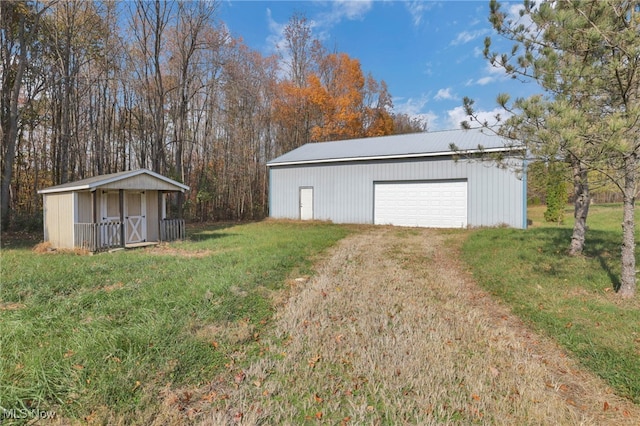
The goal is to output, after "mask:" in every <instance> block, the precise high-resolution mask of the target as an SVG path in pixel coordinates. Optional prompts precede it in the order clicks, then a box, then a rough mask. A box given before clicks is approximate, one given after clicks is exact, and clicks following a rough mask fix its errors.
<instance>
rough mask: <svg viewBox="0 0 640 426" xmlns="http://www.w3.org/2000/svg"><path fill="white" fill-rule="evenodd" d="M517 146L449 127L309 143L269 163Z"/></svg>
mask: <svg viewBox="0 0 640 426" xmlns="http://www.w3.org/2000/svg"><path fill="white" fill-rule="evenodd" d="M454 146H455V148H453V147H454ZM514 149H521V148H519V147H518V146H517V144H516V143H514V141H512V140H508V139H505V138H503V137H501V136H497V135H495V134H493V133H492V132H490V131H487V130H484V131H483V130H482V129H470V130H445V131H439V132H426V133H411V134H404V135H393V136H380V137H373V138H362V139H349V140H343V141H334V142H315V143H308V144H305V145H303V146H301V147H299V148H297V149H294V150H293V151H290V152H287V153H286V154H283V155H281V156H280V157H278V158H275V159H273V160H271V161H270V162H269V163H267V166H285V165H293V164H311V163H328V162H343V161H358V160H359V161H362V160H379V159H393V158H414V157H435V156H443V155H454V154H471V153H479V152H500V151H512V150H514Z"/></svg>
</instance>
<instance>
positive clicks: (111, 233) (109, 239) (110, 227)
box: [74, 219, 186, 252]
mask: <svg viewBox="0 0 640 426" xmlns="http://www.w3.org/2000/svg"><path fill="white" fill-rule="evenodd" d="M159 225H160V226H159V230H160V241H164V242H168V241H176V240H184V239H185V238H186V227H185V223H184V219H163V220H161V221H160V224H159ZM122 226H123V224H122V222H119V221H112V222H101V223H76V224H74V231H75V233H74V234H75V236H74V247H76V248H80V249H84V250H88V251H91V252H96V251H101V250H109V249H112V248H117V247H123V246H124V244H123V243H122Z"/></svg>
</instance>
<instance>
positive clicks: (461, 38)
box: [451, 28, 490, 46]
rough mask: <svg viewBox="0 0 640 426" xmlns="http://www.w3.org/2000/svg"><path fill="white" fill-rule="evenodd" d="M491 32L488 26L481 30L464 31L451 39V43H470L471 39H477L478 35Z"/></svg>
mask: <svg viewBox="0 0 640 426" xmlns="http://www.w3.org/2000/svg"><path fill="white" fill-rule="evenodd" d="M489 33H490V30H489V29H486V28H483V29H481V30H475V31H463V32H461V33H459V34H458V35H457V36H456V38H455V40H452V41H451V45H452V46H458V45H461V44H466V43H469V42H470V41H473V40H475V39H477V38H478V37H482V36H485V35H487V34H489Z"/></svg>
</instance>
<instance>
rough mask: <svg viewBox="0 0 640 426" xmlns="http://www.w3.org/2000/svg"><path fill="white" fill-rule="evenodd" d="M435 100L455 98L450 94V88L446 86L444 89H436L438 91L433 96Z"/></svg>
mask: <svg viewBox="0 0 640 426" xmlns="http://www.w3.org/2000/svg"><path fill="white" fill-rule="evenodd" d="M433 99H435V100H436V101H443V100H448V99H456V97H455V96H454V95H453V94H451V88H450V87H447V88H446V89H440V90H438V93H436V95H435V96H434V97H433Z"/></svg>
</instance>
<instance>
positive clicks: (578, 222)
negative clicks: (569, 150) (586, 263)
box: [569, 158, 591, 256]
mask: <svg viewBox="0 0 640 426" xmlns="http://www.w3.org/2000/svg"><path fill="white" fill-rule="evenodd" d="M571 166H572V170H573V195H574V212H573V217H574V218H575V223H574V225H573V234H572V235H571V245H570V246H569V255H571V256H579V255H580V254H582V251H583V250H584V241H585V237H586V234H587V215H588V214H589V205H590V204H591V195H590V194H589V180H588V177H587V169H586V167H584V166H583V165H582V164H581V163H580V161H579V160H578V159H575V158H573V159H572V160H571Z"/></svg>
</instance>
